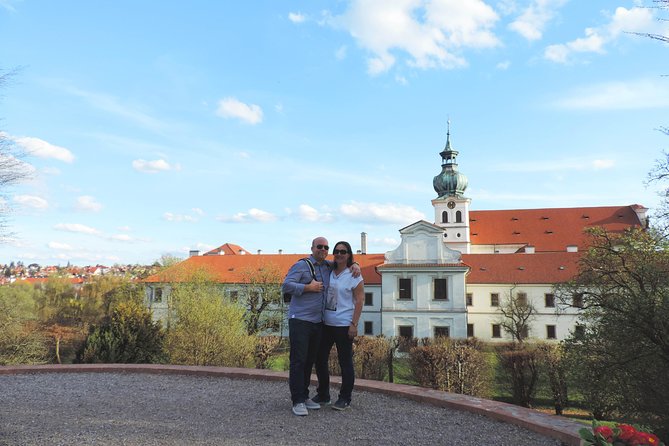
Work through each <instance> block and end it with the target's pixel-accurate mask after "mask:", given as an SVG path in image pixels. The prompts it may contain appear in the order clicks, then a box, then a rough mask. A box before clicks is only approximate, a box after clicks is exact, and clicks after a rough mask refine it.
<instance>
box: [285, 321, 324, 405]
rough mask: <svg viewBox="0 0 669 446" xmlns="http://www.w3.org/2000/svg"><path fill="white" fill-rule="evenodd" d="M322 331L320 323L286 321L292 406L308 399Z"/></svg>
mask: <svg viewBox="0 0 669 446" xmlns="http://www.w3.org/2000/svg"><path fill="white" fill-rule="evenodd" d="M322 329H323V324H322V323H320V322H319V323H313V322H307V321H303V320H300V319H289V320H288V336H289V337H290V371H289V373H288V385H289V386H290V398H291V399H292V400H293V404H297V403H303V402H305V401H306V400H307V398H309V383H310V382H311V371H312V369H313V368H314V362H315V361H316V355H317V353H318V347H319V345H320V342H321V331H322Z"/></svg>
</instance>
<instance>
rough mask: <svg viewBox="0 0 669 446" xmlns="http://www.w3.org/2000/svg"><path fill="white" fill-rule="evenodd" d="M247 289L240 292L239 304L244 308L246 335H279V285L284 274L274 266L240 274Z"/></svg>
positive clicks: (280, 305)
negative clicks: (265, 333) (266, 333)
mask: <svg viewBox="0 0 669 446" xmlns="http://www.w3.org/2000/svg"><path fill="white" fill-rule="evenodd" d="M242 276H243V280H244V282H245V283H246V286H245V287H244V288H243V291H242V304H243V305H244V307H245V308H246V317H245V320H246V328H247V331H248V334H249V335H254V334H258V333H263V332H273V333H276V332H278V333H281V331H282V328H283V327H282V326H281V322H282V318H283V300H282V298H281V282H282V281H283V273H282V272H281V269H280V268H279V267H278V266H277V265H275V264H273V263H267V264H265V265H263V266H261V267H260V268H247V269H245V270H243V271H242Z"/></svg>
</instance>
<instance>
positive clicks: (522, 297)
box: [516, 293, 527, 306]
mask: <svg viewBox="0 0 669 446" xmlns="http://www.w3.org/2000/svg"><path fill="white" fill-rule="evenodd" d="M516 304H518V305H520V306H527V293H518V294H516Z"/></svg>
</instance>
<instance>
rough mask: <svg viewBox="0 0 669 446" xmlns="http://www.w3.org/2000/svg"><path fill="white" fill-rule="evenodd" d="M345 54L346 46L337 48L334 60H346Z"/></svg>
mask: <svg viewBox="0 0 669 446" xmlns="http://www.w3.org/2000/svg"><path fill="white" fill-rule="evenodd" d="M347 52H348V48H346V45H342V46H340V47H339V48H337V51H335V58H337V60H344V59H346V53H347Z"/></svg>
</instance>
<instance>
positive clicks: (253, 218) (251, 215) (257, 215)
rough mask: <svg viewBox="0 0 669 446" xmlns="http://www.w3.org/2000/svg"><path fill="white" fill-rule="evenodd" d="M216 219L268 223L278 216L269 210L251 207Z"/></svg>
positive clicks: (232, 221) (231, 221) (229, 221)
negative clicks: (245, 210)
mask: <svg viewBox="0 0 669 446" xmlns="http://www.w3.org/2000/svg"><path fill="white" fill-rule="evenodd" d="M217 220H219V221H223V222H228V223H253V222H260V223H269V222H273V221H277V220H278V217H277V216H276V215H274V214H272V213H270V212H267V211H263V210H262V209H257V208H251V209H249V210H248V212H238V213H237V214H235V215H233V216H232V217H226V216H221V217H218V218H217Z"/></svg>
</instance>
